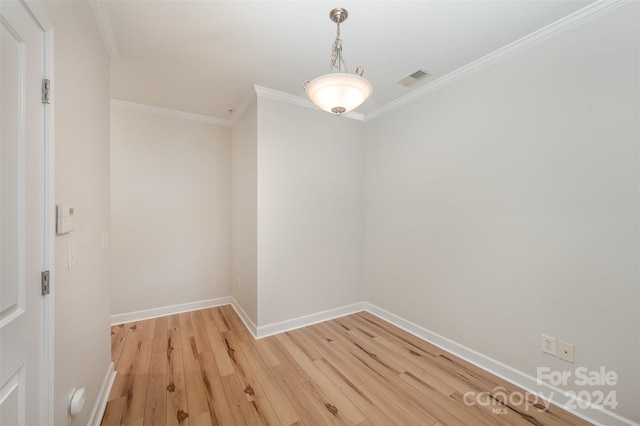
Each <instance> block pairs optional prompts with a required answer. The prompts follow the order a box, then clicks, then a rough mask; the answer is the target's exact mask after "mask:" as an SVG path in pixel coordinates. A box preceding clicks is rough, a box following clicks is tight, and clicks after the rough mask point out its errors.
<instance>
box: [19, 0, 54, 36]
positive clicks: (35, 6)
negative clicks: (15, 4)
mask: <svg viewBox="0 0 640 426" xmlns="http://www.w3.org/2000/svg"><path fill="white" fill-rule="evenodd" d="M21 2H22V4H24V5H25V7H26V9H27V10H28V11H29V12H30V13H31V16H33V19H34V20H35V21H36V22H37V23H38V25H40V28H41V29H42V31H44V32H47V31H51V30H52V29H53V24H52V23H51V21H50V20H49V17H48V16H47V14H46V13H45V12H44V9H42V6H40V3H38V2H37V1H36V0H21Z"/></svg>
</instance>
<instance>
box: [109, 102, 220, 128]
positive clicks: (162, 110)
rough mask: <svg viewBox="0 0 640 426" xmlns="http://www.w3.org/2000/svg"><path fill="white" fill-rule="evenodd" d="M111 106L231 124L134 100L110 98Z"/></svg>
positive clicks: (166, 115)
mask: <svg viewBox="0 0 640 426" xmlns="http://www.w3.org/2000/svg"><path fill="white" fill-rule="evenodd" d="M111 106H112V107H117V108H124V109H130V110H134V111H138V112H146V113H150V114H159V115H164V116H165V117H172V118H179V119H182V120H191V121H199V122H201V123H208V124H214V125H217V126H231V120H225V119H222V118H217V117H210V116H208V115H200V114H193V113H190V112H184V111H178V110H175V109H167V108H160V107H155V106H151V105H143V104H137V103H134V102H128V101H121V100H119V99H111Z"/></svg>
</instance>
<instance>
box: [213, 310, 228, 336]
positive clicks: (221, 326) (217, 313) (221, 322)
mask: <svg viewBox="0 0 640 426" xmlns="http://www.w3.org/2000/svg"><path fill="white" fill-rule="evenodd" d="M209 312H210V313H211V318H213V321H214V322H215V323H216V327H218V331H220V333H224V332H225V331H229V324H227V320H226V319H225V318H224V317H223V316H222V311H221V310H220V306H217V307H215V308H210V309H209Z"/></svg>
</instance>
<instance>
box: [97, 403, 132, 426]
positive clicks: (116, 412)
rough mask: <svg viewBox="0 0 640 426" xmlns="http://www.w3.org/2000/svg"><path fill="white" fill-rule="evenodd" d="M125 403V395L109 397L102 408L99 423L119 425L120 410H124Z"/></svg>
mask: <svg viewBox="0 0 640 426" xmlns="http://www.w3.org/2000/svg"><path fill="white" fill-rule="evenodd" d="M126 403H127V397H126V396H123V397H122V398H116V399H111V400H110V401H109V402H108V403H107V406H106V408H105V410H104V415H103V416H102V422H101V424H102V425H105V426H111V425H119V424H120V423H121V420H122V412H123V411H124V405H125V404H126Z"/></svg>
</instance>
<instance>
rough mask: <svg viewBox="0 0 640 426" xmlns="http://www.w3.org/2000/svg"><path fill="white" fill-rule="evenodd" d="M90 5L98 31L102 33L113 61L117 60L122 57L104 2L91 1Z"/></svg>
mask: <svg viewBox="0 0 640 426" xmlns="http://www.w3.org/2000/svg"><path fill="white" fill-rule="evenodd" d="M89 5H90V6H91V11H92V12H93V16H94V18H95V19H96V23H97V24H98V30H99V31H100V35H101V36H102V41H104V46H105V48H106V49H107V53H108V54H109V57H110V58H111V59H113V58H117V57H118V56H120V51H119V50H118V43H116V37H115V36H114V34H113V28H112V27H111V21H110V20H109V14H108V13H107V7H106V6H105V3H104V0H89Z"/></svg>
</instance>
